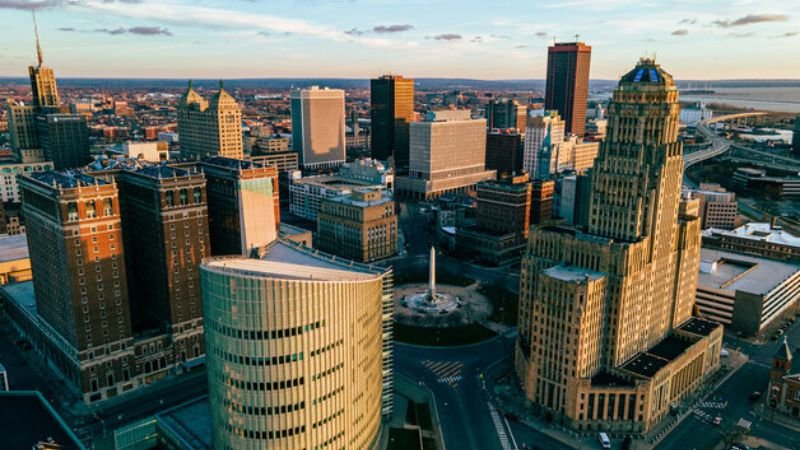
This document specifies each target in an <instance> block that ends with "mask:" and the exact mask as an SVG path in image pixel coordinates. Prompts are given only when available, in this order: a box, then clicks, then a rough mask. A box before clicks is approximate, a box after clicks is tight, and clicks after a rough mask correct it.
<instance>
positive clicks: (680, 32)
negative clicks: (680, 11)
mask: <svg viewBox="0 0 800 450" xmlns="http://www.w3.org/2000/svg"><path fill="white" fill-rule="evenodd" d="M670 34H671V35H673V36H686V35H687V34H689V30H687V29H686V28H681V29H679V30H675V31H673V32H672V33H670Z"/></svg>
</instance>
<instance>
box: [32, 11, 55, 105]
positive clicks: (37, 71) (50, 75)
mask: <svg viewBox="0 0 800 450" xmlns="http://www.w3.org/2000/svg"><path fill="white" fill-rule="evenodd" d="M33 30H34V32H35V33H36V57H37V59H38V61H39V64H38V65H36V66H28V75H29V76H30V78H31V96H32V97H33V106H35V107H39V108H41V107H54V108H58V106H59V105H60V104H61V100H60V99H59V97H58V88H57V87H56V75H55V73H54V72H53V69H51V68H50V67H47V66H45V65H44V58H43V57H42V47H41V46H40V45H39V30H38V27H37V26H36V13H35V12H34V15H33Z"/></svg>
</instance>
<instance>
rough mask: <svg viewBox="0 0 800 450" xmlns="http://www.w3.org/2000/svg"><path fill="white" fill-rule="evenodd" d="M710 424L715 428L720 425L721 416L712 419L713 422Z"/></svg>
mask: <svg viewBox="0 0 800 450" xmlns="http://www.w3.org/2000/svg"><path fill="white" fill-rule="evenodd" d="M711 424H712V425H716V426H720V425H722V416H717V417H714V420H712V421H711Z"/></svg>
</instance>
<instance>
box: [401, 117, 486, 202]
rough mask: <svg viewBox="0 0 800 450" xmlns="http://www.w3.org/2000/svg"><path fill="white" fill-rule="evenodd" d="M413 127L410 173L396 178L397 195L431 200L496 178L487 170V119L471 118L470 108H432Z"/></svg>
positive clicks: (412, 124) (469, 188) (413, 123)
mask: <svg viewBox="0 0 800 450" xmlns="http://www.w3.org/2000/svg"><path fill="white" fill-rule="evenodd" d="M410 127H411V131H410V133H411V138H410V150H409V159H410V161H409V173H408V175H407V176H404V177H397V180H396V187H395V190H396V192H397V193H398V194H400V195H403V196H406V197H412V198H425V199H429V198H435V197H439V196H440V195H442V194H444V193H447V192H464V191H467V190H471V189H472V188H474V187H475V185H476V184H477V183H479V182H481V181H486V180H491V179H494V178H495V175H496V174H495V171H494V170H486V119H472V118H471V117H470V112H469V111H468V110H445V111H431V112H429V113H428V116H427V118H426V120H425V121H423V122H412V123H411V125H410Z"/></svg>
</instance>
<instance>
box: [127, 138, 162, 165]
mask: <svg viewBox="0 0 800 450" xmlns="http://www.w3.org/2000/svg"><path fill="white" fill-rule="evenodd" d="M122 153H123V154H125V156H126V157H128V158H138V159H143V160H145V161H154V162H160V161H166V160H168V159H169V144H167V143H166V142H161V141H156V142H133V141H128V142H126V143H124V144H122Z"/></svg>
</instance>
